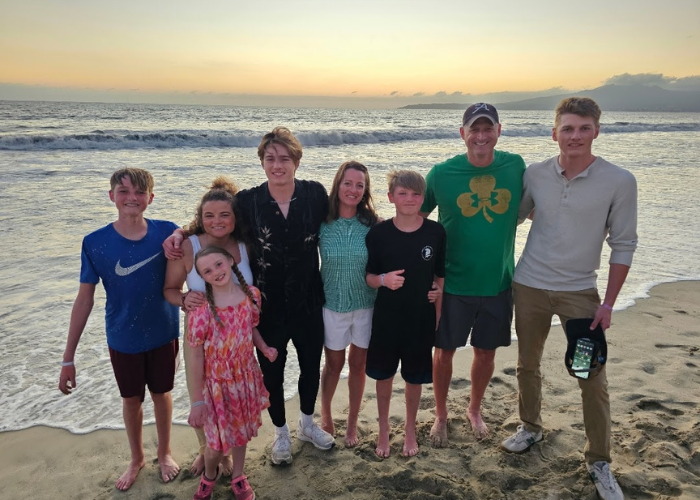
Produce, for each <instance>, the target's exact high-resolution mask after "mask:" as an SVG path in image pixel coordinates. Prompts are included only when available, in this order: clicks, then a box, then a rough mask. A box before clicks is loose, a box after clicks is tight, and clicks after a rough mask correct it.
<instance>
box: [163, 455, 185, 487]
mask: <svg viewBox="0 0 700 500" xmlns="http://www.w3.org/2000/svg"><path fill="white" fill-rule="evenodd" d="M158 466H159V467H160V478H161V479H162V480H163V482H164V483H169V482H170V481H172V480H173V479H175V478H176V477H177V475H178V474H179V473H180V466H179V465H177V464H176V463H175V460H173V457H171V456H170V455H165V456H164V457H163V458H159V459H158Z"/></svg>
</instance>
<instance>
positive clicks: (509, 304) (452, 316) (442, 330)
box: [435, 288, 513, 351]
mask: <svg viewBox="0 0 700 500" xmlns="http://www.w3.org/2000/svg"><path fill="white" fill-rule="evenodd" d="M512 321H513V292H512V291H511V289H510V288H508V289H506V290H504V291H502V292H501V293H499V294H498V295H496V296H495V297H475V296H467V295H453V294H451V293H444V294H443V296H442V315H441V316H440V326H439V327H438V331H437V338H436V340H435V347H439V348H440V349H445V350H448V351H450V350H454V349H457V348H458V347H464V346H465V345H467V340H469V343H470V345H472V346H473V347H477V348H479V349H485V350H494V349H496V348H497V347H506V346H509V345H510V342H511V340H510V338H511V332H510V325H511V323H512ZM470 334H471V338H470Z"/></svg>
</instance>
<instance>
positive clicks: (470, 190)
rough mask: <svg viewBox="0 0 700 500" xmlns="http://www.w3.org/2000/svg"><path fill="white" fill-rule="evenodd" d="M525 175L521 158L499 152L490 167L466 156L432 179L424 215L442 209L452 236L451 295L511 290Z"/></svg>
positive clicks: (448, 273) (436, 170) (436, 171)
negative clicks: (473, 162) (474, 162)
mask: <svg viewBox="0 0 700 500" xmlns="http://www.w3.org/2000/svg"><path fill="white" fill-rule="evenodd" d="M523 172H525V162H524V161H523V159H522V158H521V157H520V155H515V154H511V153H506V152H505V151H495V152H494V159H493V163H491V165H489V166H488V167H475V166H473V165H472V164H471V163H469V160H468V159H467V155H466V154H461V155H458V156H455V157H454V158H451V159H449V160H447V161H445V162H443V163H438V164H437V165H435V166H434V167H433V168H432V169H431V170H430V172H429V173H428V175H427V177H426V181H427V185H428V186H427V190H426V193H425V201H424V202H423V206H422V207H421V212H425V213H430V212H432V211H433V209H434V208H435V207H436V206H437V207H438V221H439V222H440V223H441V224H442V225H443V226H444V227H445V230H446V231H447V257H446V263H445V291H446V292H447V293H451V294H454V295H475V296H484V297H485V296H494V295H498V294H499V293H500V292H502V291H503V290H505V289H507V288H508V287H510V284H511V281H512V279H513V268H514V267H515V262H514V255H513V254H514V250H515V228H516V226H517V222H518V205H520V195H521V193H522V189H523Z"/></svg>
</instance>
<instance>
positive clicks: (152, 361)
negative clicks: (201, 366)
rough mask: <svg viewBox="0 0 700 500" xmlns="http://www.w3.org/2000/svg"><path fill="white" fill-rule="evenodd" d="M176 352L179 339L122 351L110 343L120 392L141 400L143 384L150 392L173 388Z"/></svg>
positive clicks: (143, 389) (110, 354) (111, 356)
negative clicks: (139, 349) (153, 346)
mask: <svg viewBox="0 0 700 500" xmlns="http://www.w3.org/2000/svg"><path fill="white" fill-rule="evenodd" d="M179 352H180V342H179V339H175V340H172V341H170V342H168V343H167V344H164V345H162V346H160V347H156V348H155V349H151V350H150V351H146V352H140V353H138V354H125V353H123V352H119V351H115V350H114V349H112V348H111V347H110V348H109V359H110V360H111V361H112V369H113V370H114V378H116V379H117V385H118V386H119V393H120V394H121V396H122V397H123V398H133V397H136V396H138V397H140V398H141V401H142V402H143V399H144V397H145V395H146V386H148V390H149V391H151V392H152V393H153V394H165V393H166V392H170V391H172V390H173V384H174V382H175V369H176V368H177V360H178V353H179Z"/></svg>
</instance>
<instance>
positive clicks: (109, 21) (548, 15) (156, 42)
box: [0, 0, 700, 104]
mask: <svg viewBox="0 0 700 500" xmlns="http://www.w3.org/2000/svg"><path fill="white" fill-rule="evenodd" d="M1 12H2V15H1V16H0V99H15V98H22V97H21V95H20V96H19V97H18V96H17V95H15V94H17V92H18V91H19V90H22V89H24V90H25V91H31V92H34V93H35V94H37V95H39V94H40V93H41V92H42V91H43V92H46V93H49V94H50V92H51V91H52V89H53V90H54V91H55V90H56V89H61V90H62V91H63V92H64V93H65V92H68V91H70V92H71V95H75V96H78V97H76V98H78V99H79V98H80V97H79V96H80V95H85V96H92V95H104V96H107V97H104V99H108V98H109V95H110V94H112V95H114V96H115V100H122V97H121V96H123V95H128V94H129V93H131V95H133V96H137V95H139V96H143V95H149V96H152V97H155V96H166V95H170V96H173V98H175V97H177V96H180V98H184V97H185V96H187V99H190V100H194V101H196V100H198V99H199V100H202V101H204V102H206V101H216V100H217V99H220V100H222V102H225V101H227V100H228V101H229V102H233V103H236V99H238V100H240V101H245V100H246V99H248V100H250V99H252V100H253V101H254V100H255V98H256V96H260V95H261V96H265V97H266V98H269V100H270V102H274V101H275V99H279V97H277V98H275V97H273V96H322V97H324V98H325V100H326V101H329V102H331V101H332V100H333V98H341V100H342V101H343V102H350V101H352V100H353V99H356V100H358V102H359V101H360V100H364V101H366V100H368V99H369V100H372V99H377V101H378V102H379V101H385V100H387V99H395V100H397V102H398V101H401V102H403V101H411V100H413V101H419V100H422V101H425V100H428V101H435V100H436V99H435V98H436V97H437V98H445V99H447V100H449V98H450V97H452V101H454V100H455V97H459V96H460V93H462V94H483V93H489V92H502V91H540V90H544V89H549V88H553V87H562V88H564V89H571V90H580V89H585V88H593V87H597V86H600V85H602V84H604V83H605V82H606V81H608V79H609V78H611V77H613V76H615V75H621V74H624V73H629V74H632V75H637V74H648V73H652V74H657V75H663V78H664V79H665V80H666V81H668V82H671V83H673V82H674V81H675V79H683V78H685V79H684V80H682V82H686V83H688V84H689V85H690V84H692V85H693V86H697V88H698V89H700V1H699V0H665V1H663V2H653V3H652V2H639V1H637V0H616V1H612V0H604V1H601V0H589V1H587V2H579V3H571V2H553V1H546V0H530V1H527V2H524V1H522V0H501V1H499V2H468V1H466V0H433V1H410V0H408V1H401V2H399V1H386V0H371V1H370V0H354V1H351V2H333V1H328V0H326V1H314V0H296V1H289V0H287V1H281V0H267V1H262V0H257V1H250V0H201V1H197V2H194V1H180V0H168V1H161V0H140V1H138V2H137V1H133V0H123V1H121V2H102V1H94V0H91V1H85V0H71V1H63V2H57V1H55V0H23V1H21V2H20V1H19V0H15V1H6V2H3V6H2V9H1ZM688 77H691V78H688ZM693 77H694V78H693ZM81 93H82V94H81ZM49 94H47V95H49ZM436 94H437V95H436ZM117 96H119V97H117ZM431 97H432V99H431ZM48 98H50V97H48ZM239 103H240V104H245V102H239Z"/></svg>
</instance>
